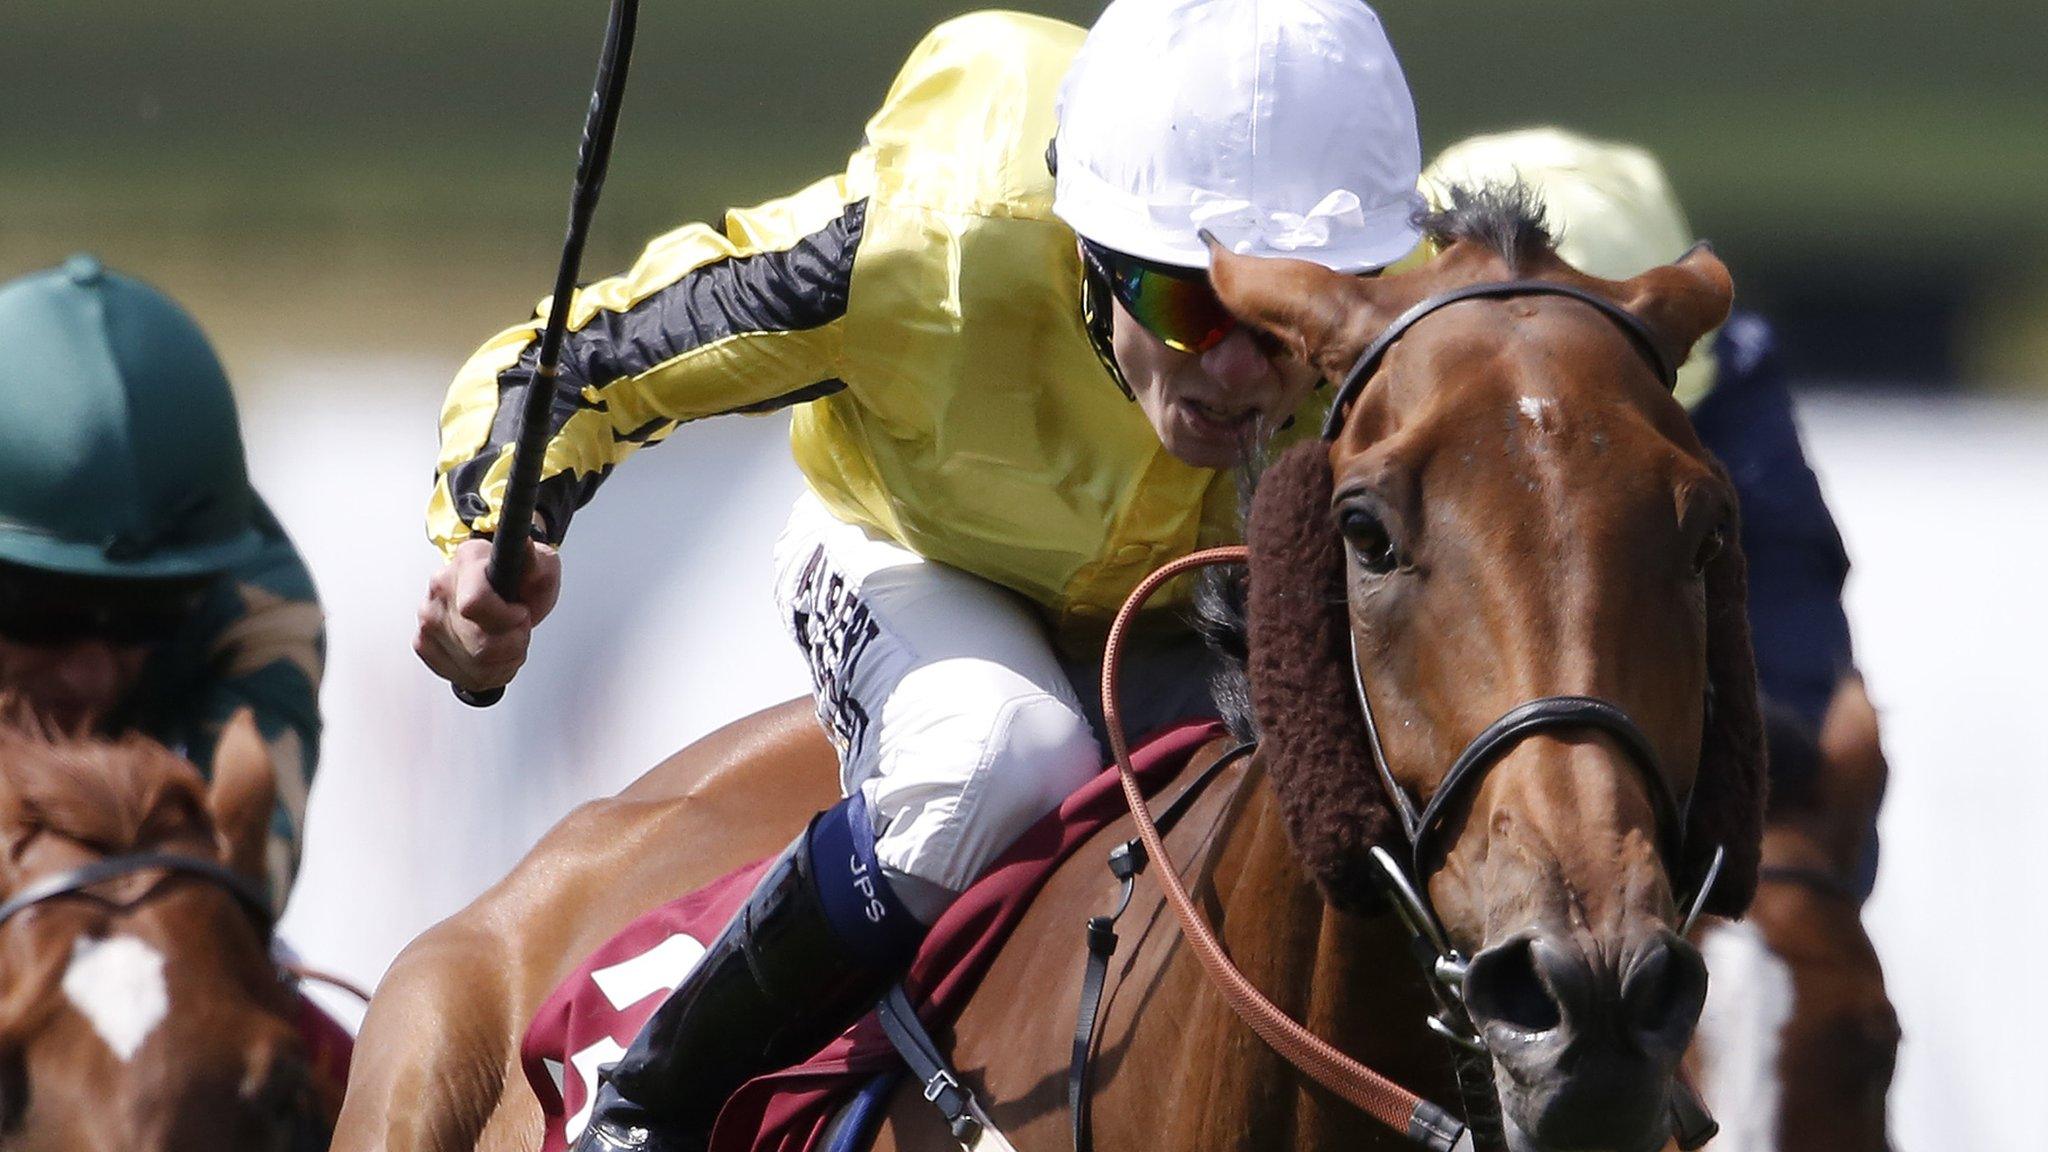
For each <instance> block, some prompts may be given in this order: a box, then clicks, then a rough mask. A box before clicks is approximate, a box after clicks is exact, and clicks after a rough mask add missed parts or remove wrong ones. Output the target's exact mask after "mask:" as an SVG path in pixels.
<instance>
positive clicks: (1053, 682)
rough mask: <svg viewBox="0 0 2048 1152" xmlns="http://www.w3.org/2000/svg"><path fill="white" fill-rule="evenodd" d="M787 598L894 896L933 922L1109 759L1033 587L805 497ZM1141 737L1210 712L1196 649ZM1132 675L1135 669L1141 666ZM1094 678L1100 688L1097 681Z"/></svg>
mask: <svg viewBox="0 0 2048 1152" xmlns="http://www.w3.org/2000/svg"><path fill="white" fill-rule="evenodd" d="M775 565H776V586H775V598H776V605H777V607H778V608H779V609H780V610H781V612H782V617H783V621H784V623H785V624H786V625H787V626H788V627H789V628H790V631H791V634H792V635H793V636H794V637H795V639H796V641H797V643H798V644H799V645H800V646H801V647H802V648H803V649H804V655H805V657H806V659H807V661H808V662H809V664H810V668H811V676H812V685H813V688H814V689H815V691H816V696H817V705H818V720H819V723H821V724H822V725H823V726H824V727H825V730H826V732H827V733H828V734H829V735H830V736H831V738H832V741H833V743H834V744H835V745H836V746H837V747H838V749H839V762H840V777H839V783H840V789H841V791H842V793H843V794H845V795H851V794H852V792H853V790H854V789H856V788H858V789H860V790H861V792H862V793H863V794H864V796H865V799H866V802H867V807H868V811H869V813H870V815H871V817H872V819H873V822H874V828H875V841H876V844H875V847H876V855H877V856H878V857H879V859H880V861H881V863H882V866H883V869H884V872H885V873H886V874H887V875H888V877H889V879H890V882H891V886H892V887H893V888H894V889H895V892H896V895H897V896H898V897H899V898H900V899H901V900H902V901H903V902H904V904H905V905H906V906H908V907H909V909H910V910H911V912H912V914H914V915H916V916H918V917H919V918H920V919H922V920H924V921H926V922H927V923H929V922H930V921H931V920H933V919H936V918H937V916H938V914H939V913H940V912H941V911H943V910H944V909H945V907H946V905H948V904H950V903H951V902H952V899H953V897H955V896H957V895H958V894H959V893H960V892H962V891H964V890H965V889H966V888H967V886H968V885H969V884H971V883H972V882H973V881H974V879H975V877H977V876H978V875H980V874H981V871H982V870H983V869H984V868H986V867H987V866H988V865H989V864H990V863H991V862H992V861H994V859H995V858H996V857H997V856H998V855H999V854H1001V852H1002V851H1003V849H1005V848H1007V847H1008V846H1009V844H1010V842H1011V841H1012V840H1014V839H1015V838H1016V837H1017V836H1018V835H1020V834H1021V833H1022V832H1023V831H1024V830H1025V829H1026V828H1028V827H1030V826H1031V825H1032V824H1033V823H1034V822H1036V821H1037V820H1038V818H1039V817H1041V816H1043V815H1044V814H1045V813H1046V812H1048V811H1051V810H1052V809H1053V808H1054V807H1056V806H1058V804H1059V803H1060V801H1062V800H1064V799H1065V798H1066V797H1067V795H1068V794H1069V793H1071V792H1072V791H1074V790H1075V789H1076V788H1079V787H1080V786H1081V785H1083V784H1085V783H1087V782H1088V781H1089V780H1090V779H1092V778H1093V777H1094V776H1095V775H1096V773H1098V772H1100V771H1101V770H1102V767H1103V765H1104V763H1105V757H1104V754H1103V752H1102V748H1101V745H1100V744H1098V742H1097V739H1096V732H1095V729H1094V727H1093V725H1092V724H1091V721H1090V716H1091V714H1093V712H1094V710H1093V709H1087V708H1083V707H1082V705H1081V703H1080V702H1079V700H1078V699H1077V697H1076V695H1075V691H1074V687H1073V684H1072V682H1071V681H1070V678H1069V675H1068V671H1067V669H1066V668H1064V667H1063V666H1062V664H1061V661H1060V659H1059V657H1058V656H1057V655H1056V654H1055V652H1054V649H1053V645H1052V642H1051V639H1050V638H1049V637H1048V636H1047V634H1046V630H1045V626H1044V624H1043V623H1042V621H1041V619H1040V617H1039V616H1038V615H1037V614H1036V613H1035V611H1034V610H1033V608H1032V607H1031V605H1030V604H1029V603H1028V602H1027V601H1026V600H1025V599H1024V598H1023V597H1021V596H1019V595H1017V594H1016V593H1014V592H1011V591H1010V590H1008V589H1006V588H1003V587H1000V586H999V585H996V584H994V583H991V582H990V581H987V580H984V579H982V578H980V577H978V576H972V575H969V574H967V573H965V572H962V571H960V570H959V569H956V568H950V567H947V566H946V565H944V564H939V563H936V562H933V561H929V560H926V559H924V558H923V557H920V556H918V555H916V554H915V553H913V552H910V551H908V550H907V549H905V548H903V547H902V546H901V545H898V544H897V543H895V542H894V541H892V540H889V539H887V538H886V537H881V536H879V535H877V534H871V533H869V532H868V531H867V530H865V529H863V528H860V527H856V526H854V525H850V524H847V523H845V522H843V521H841V520H839V519H838V518H837V517H835V516H833V515H832V514H831V513H830V512H828V511H827V510H826V509H825V507H824V505H823V504H821V503H820V502H819V501H818V499H817V498H816V497H815V496H813V495H811V494H810V493H808V492H807V493H805V494H804V495H803V496H802V497H801V498H800V499H799V500H798V501H797V504H796V508H795V510H794V511H793V512H792V513H791V515H790V520H789V525H788V527H787V528H786V529H784V531H783V534H782V537H781V539H780V540H778V541H777V543H776V549H775ZM1175 655H1176V658H1175V659H1172V660H1158V661H1153V660H1148V661H1145V664H1146V671H1147V672H1148V673H1158V672H1164V671H1166V670H1167V669H1169V668H1171V669H1173V673H1172V675H1173V678H1174V679H1176V680H1178V681H1180V683H1179V684H1178V685H1176V686H1175V690H1173V691H1170V692H1165V693H1161V692H1159V691H1158V690H1157V687H1156V685H1157V682H1158V678H1157V675H1148V677H1147V679H1149V680H1152V681H1153V684H1154V690H1153V691H1152V692H1151V693H1149V695H1151V696H1153V697H1157V698H1158V700H1156V701H1147V702H1146V704H1147V705H1148V706H1146V707H1145V708H1144V710H1145V711H1146V712H1148V713H1150V715H1144V716H1139V717H1136V718H1134V719H1133V720H1131V721H1127V723H1129V724H1130V727H1131V735H1132V736H1133V737H1134V738H1135V737H1136V736H1138V735H1139V734H1140V733H1142V732H1143V731H1145V729H1146V728H1148V727H1151V726H1152V725H1153V724H1156V723H1159V722H1161V721H1165V720H1170V719H1174V718H1177V717H1179V716H1183V715H1197V714H1208V703H1207V694H1206V684H1207V661H1205V660H1201V659H1195V660H1190V659H1189V658H1188V656H1187V653H1186V651H1185V650H1183V651H1180V652H1177V653H1176V654H1175ZM1125 678H1126V679H1130V678H1131V677H1130V676H1129V675H1128V674H1127V676H1126V677H1125ZM1086 682H1087V683H1088V684H1089V685H1090V687H1091V690H1092V686H1093V678H1092V677H1089V678H1087V680H1086Z"/></svg>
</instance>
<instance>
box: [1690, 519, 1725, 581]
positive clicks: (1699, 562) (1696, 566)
mask: <svg viewBox="0 0 2048 1152" xmlns="http://www.w3.org/2000/svg"><path fill="white" fill-rule="evenodd" d="M1727 546H1728V529H1726V528H1716V529H1714V530H1713V531H1712V532H1709V533H1707V535H1706V538H1705V539H1703V540H1701V541H1700V550H1699V551H1698V552H1697V553H1695V554H1694V555H1693V558H1692V570H1693V571H1694V572H1705V571H1706V570H1707V565H1709V564H1712V563H1713V562H1714V558H1715V557H1716V556H1719V555H1720V554H1721V549H1723V548H1725V547H1727Z"/></svg>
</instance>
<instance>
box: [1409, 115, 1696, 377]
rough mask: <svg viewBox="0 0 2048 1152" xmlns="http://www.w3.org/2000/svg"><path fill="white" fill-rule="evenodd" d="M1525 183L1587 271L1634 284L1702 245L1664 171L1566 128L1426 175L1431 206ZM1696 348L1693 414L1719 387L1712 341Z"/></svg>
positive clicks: (1536, 132) (1526, 136)
mask: <svg viewBox="0 0 2048 1152" xmlns="http://www.w3.org/2000/svg"><path fill="white" fill-rule="evenodd" d="M1517 180H1519V181H1521V182H1522V183H1524V184H1527V185H1529V186H1530V187H1532V188H1534V189H1535V190H1536V192H1537V193H1538V195H1540V196H1541V197H1542V200H1543V216H1544V223H1545V225H1546V226H1548V228H1549V229H1550V234H1551V235H1552V236H1554V237H1556V238H1557V254H1558V255H1559V256H1562V257H1564V259H1565V260H1566V262H1568V263H1570V264H1571V265H1572V266H1573V267H1575V268H1578V269H1579V270H1580V271H1582V272H1586V273H1589V274H1591V275H1594V276H1599V277H1602V278H1603V279H1608V280H1626V279H1628V278H1630V277H1632V276H1637V275H1640V274H1642V273H1643V272H1646V271H1648V270H1649V269H1651V268H1654V267H1656V266H1657V265H1659V264H1668V263H1670V262H1672V261H1673V260H1676V259H1678V258H1679V257H1680V256H1683V255H1684V254H1685V252H1686V250H1687V249H1689V248H1691V247H1692V245H1693V241H1694V236H1693V231H1692V227H1691V225H1689V224H1688V223H1687V222H1686V219H1685V209H1684V208H1682V207H1680V206H1679V203H1678V197H1677V195H1676V194H1675V193H1674V192H1673V191H1672V190H1671V181H1670V179H1669V178H1668V177H1667V176H1666V175H1665V174H1664V166H1663V165H1662V164H1659V163H1658V162H1657V158H1656V157H1655V156H1652V155H1651V154H1650V153H1649V152H1648V151H1646V150H1644V149H1642V148H1639V147H1637V146H1635V145H1633V144H1623V143H1619V142H1617V141H1611V140H1594V139H1591V138H1590V137H1586V136H1581V135H1579V134H1578V133H1575V132H1568V131H1566V130H1564V129H1562V128H1527V129H1523V130H1521V131H1517V132H1499V133H1493V134H1489V135H1484V136H1473V137H1470V138H1468V139H1465V140H1461V141H1459V142H1458V143H1456V144H1453V145H1451V146H1450V147H1449V148H1446V149H1444V150H1443V152H1441V153H1439V154H1438V156H1437V158H1436V160H1435V161H1434V162H1432V163H1431V164H1430V165H1429V167H1428V168H1426V169H1424V170H1423V173H1422V192H1423V195H1424V196H1426V197H1428V199H1429V203H1430V206H1431V207H1432V208H1440V207H1443V206H1444V203H1445V199H1446V197H1445V193H1444V190H1445V189H1446V188H1448V187H1450V186H1451V185H1453V184H1462V185H1465V186H1468V187H1481V186H1484V185H1487V184H1507V183H1513V182H1514V181H1517ZM1718 331H1719V330H1718V329H1716V330H1715V332H1709V333H1707V334H1706V335H1705V336H1703V337H1701V338H1700V341H1699V343H1697V344H1695V345H1694V346H1693V350H1692V356H1691V358H1689V359H1688V360H1687V361H1686V362H1685V365H1684V367H1682V368H1680V369H1679V371H1678V387H1677V389H1676V394H1677V396H1678V399H1679V401H1680V403H1683V404H1684V405H1685V406H1686V407H1688V408H1690V407H1692V405H1694V404H1695V403H1697V402H1698V401H1699V399H1700V397H1702V396H1704V395H1706V394H1707V391H1708V390H1709V389H1711V388H1712V387H1713V386H1714V354H1713V347H1714V336H1715V334H1716V332H1718Z"/></svg>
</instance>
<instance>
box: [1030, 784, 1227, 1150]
mask: <svg viewBox="0 0 2048 1152" xmlns="http://www.w3.org/2000/svg"><path fill="white" fill-rule="evenodd" d="M1258 747H1259V746H1258V745H1257V744H1240V745H1238V746H1237V747H1235V748H1232V749H1231V750H1230V751H1228V752H1225V753H1224V754H1223V755H1221V756H1219V757H1217V758H1216V762H1215V763H1213V764H1211V765H1209V766H1208V767H1207V768H1204V769H1202V774H1201V775H1200V776H1197V777H1196V778H1195V780H1194V782H1193V783H1191V784H1189V785H1188V786H1187V787H1186V788H1184V789H1182V790H1181V794H1180V795H1178V796H1176V797H1174V798H1173V802H1172V803H1171V804H1168V805H1167V806H1166V808H1165V810H1164V811H1162V812H1160V814H1159V818H1158V820H1157V823H1158V825H1159V833H1160V835H1162V836H1163V835H1165V834H1166V833H1168V832H1170V831H1172V830H1173V826H1174V825H1176V824H1178V823H1180V819H1181V817H1183V816H1185V815H1187V812H1188V809H1190V808H1192V807H1194V803H1195V801H1196V800H1198V799H1200V798H1201V795H1202V793H1203V792H1204V791H1205V790H1207V789H1208V787H1209V784H1210V782H1211V781H1213V780H1215V779H1216V777H1218V776H1219V775H1221V774H1222V773H1223V770H1224V769H1226V768H1228V767H1230V766H1231V765H1233V764H1235V763H1237V762H1238V761H1240V760H1243V759H1244V758H1246V757H1247V756H1250V755H1251V754H1252V753H1254V752H1256V751H1258ZM1147 863H1148V861H1147V859H1146V856H1145V845H1144V842H1143V841H1141V840H1137V839H1131V840H1126V841H1124V842H1123V843H1122V844H1120V845H1118V846H1117V847H1116V849H1115V850H1114V851H1112V852H1111V853H1110V854H1109V872H1110V875H1112V876H1115V877H1116V879H1117V882H1118V884H1119V885H1120V887H1119V888H1118V890H1117V896H1116V908H1115V909H1114V910H1113V911H1111V912H1110V913H1109V914H1108V915H1105V916H1090V917H1089V918H1088V929H1087V939H1088V959H1087V961H1086V966H1085V967H1084V968H1083V969H1082V972H1081V1003H1080V1010H1079V1011H1078V1012H1077V1013H1076V1014H1075V1019H1074V1056H1073V1061H1072V1063H1071V1064H1069V1065H1068V1067H1067V1112H1068V1115H1069V1117H1070V1118H1071V1120H1072V1122H1073V1127H1074V1152H1092V1149H1093V1148H1094V1136H1093V1133H1092V1132H1091V1130H1090V1126H1089V1122H1088V1089H1089V1088H1090V1087H1091V1085H1092V1082H1093V1079H1094V1078H1093V1077H1092V1076H1091V1075H1090V1068H1089V1062H1090V1060H1091V1059H1092V1057H1093V1055H1094V1051H1095V1029H1096V1024H1097V1022H1098V1021H1097V1017H1098V1016H1099V1015H1100V1014H1101V1011H1102V990H1103V985H1104V984H1106V983H1107V982H1108V978H1109V961H1110V959H1111V958H1112V957H1114V956H1115V955H1116V948H1117V935H1116V923H1117V921H1118V920H1120V919H1122V918H1123V914H1124V910H1125V909H1127V908H1129V907H1130V906H1131V889H1132V888H1133V886H1134V885H1135V884H1136V882H1137V879H1138V876H1139V874H1140V873H1142V872H1144V871H1145V865H1146V864H1147Z"/></svg>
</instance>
